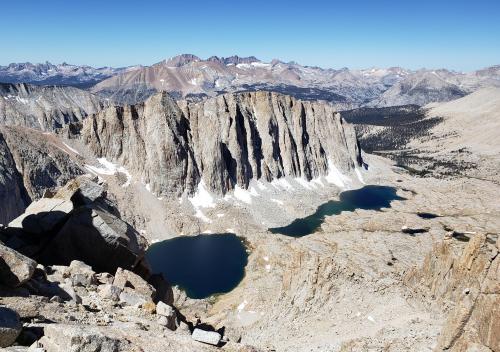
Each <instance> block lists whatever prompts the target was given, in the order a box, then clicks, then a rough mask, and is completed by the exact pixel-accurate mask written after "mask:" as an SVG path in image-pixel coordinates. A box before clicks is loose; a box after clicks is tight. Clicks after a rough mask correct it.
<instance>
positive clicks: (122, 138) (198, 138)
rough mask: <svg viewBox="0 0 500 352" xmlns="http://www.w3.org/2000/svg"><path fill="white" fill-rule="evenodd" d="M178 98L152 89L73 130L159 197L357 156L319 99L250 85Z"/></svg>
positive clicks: (316, 171) (306, 174)
mask: <svg viewBox="0 0 500 352" xmlns="http://www.w3.org/2000/svg"><path fill="white" fill-rule="evenodd" d="M179 105H180V107H179ZM179 105H177V103H176V102H174V101H173V100H172V98H170V97H169V96H168V94H166V93H159V94H157V95H155V96H153V97H151V98H150V99H148V100H147V101H146V102H145V103H142V104H138V105H133V106H126V107H112V108H108V109H105V110H103V111H101V112H100V113H98V114H95V115H92V116H90V117H89V118H88V119H86V120H85V121H84V122H83V127H82V129H81V136H82V139H83V141H84V142H85V144H87V145H88V146H89V148H90V149H91V150H92V151H93V152H94V154H95V155H97V156H98V157H105V158H108V159H109V160H112V161H115V162H118V163H119V164H121V165H123V166H125V167H126V168H129V169H130V170H134V171H135V172H138V173H139V174H140V176H141V178H142V179H143V181H144V182H145V183H146V184H149V185H150V188H151V190H152V191H153V192H155V193H156V194H158V195H166V196H171V195H177V196H178V195H180V194H182V193H183V192H184V191H186V190H187V191H189V192H192V191H194V190H195V189H196V186H197V185H198V183H199V182H200V181H201V180H203V181H204V183H205V185H206V186H207V187H208V189H209V190H211V191H214V192H216V193H218V194H225V193H226V192H227V191H229V190H232V189H234V188H235V187H237V186H239V187H242V188H247V187H248V184H249V182H250V180H251V179H262V180H265V181H271V180H273V179H277V178H281V177H285V176H290V177H303V178H304V179H306V180H310V179H312V178H314V177H317V176H321V175H325V174H326V173H327V172H328V171H329V169H331V168H332V167H335V168H337V169H338V170H340V171H341V172H345V173H350V172H352V171H353V170H354V168H355V167H356V166H360V165H361V163H362V159H361V151H360V149H359V147H358V143H357V139H356V135H355V133H354V130H353V129H352V127H351V126H350V125H349V124H346V123H345V122H344V121H343V120H342V119H341V118H340V116H339V115H338V114H337V113H336V112H335V110H334V109H333V107H332V106H330V105H329V104H326V103H319V102H304V101H300V100H297V99H294V98H291V97H289V96H285V95H281V94H277V93H269V92H253V93H240V94H227V95H222V96H219V97H217V98H213V99H208V100H206V101H203V102H200V103H187V102H182V103H180V104H179Z"/></svg>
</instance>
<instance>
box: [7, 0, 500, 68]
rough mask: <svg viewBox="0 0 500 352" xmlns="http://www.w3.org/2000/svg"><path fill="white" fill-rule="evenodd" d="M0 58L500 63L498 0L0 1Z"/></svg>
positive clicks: (335, 64) (110, 62)
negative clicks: (176, 57) (178, 57)
mask: <svg viewBox="0 0 500 352" xmlns="http://www.w3.org/2000/svg"><path fill="white" fill-rule="evenodd" d="M0 5H1V6H0V20H1V23H2V27H3V33H2V35H1V36H0V48H1V49H0V64H2V65H5V64H8V63H10V62H25V61H31V62H44V61H45V60H48V61H51V62H53V63H60V62H63V61H66V62H68V63H73V64H89V65H93V66H105V65H106V66H126V65H133V64H145V65H149V64H153V63H155V62H158V61H161V60H162V59H164V58H167V57H170V56H174V55H177V54H180V53H192V54H195V55H198V56H200V57H202V58H206V57H208V56H211V55H218V56H229V55H233V54H238V55H240V56H248V55H255V56H256V57H258V58H260V59H262V60H266V61H267V60H271V59H273V58H279V59H282V60H284V61H291V60H293V61H296V62H299V63H301V64H306V65H317V66H322V67H332V68H340V67H350V68H361V67H372V66H381V67H389V66H403V67H408V68H421V67H426V68H439V67H446V68H451V69H455V70H465V71H468V70H473V69H478V68H482V67H486V66H490V65H494V64H500V1H499V0H489V1H486V0H474V1H472V0H470V1H461V0H454V1H449V0H441V1H440V0H434V1H427V0H419V1H416V0H413V1H406V0H400V1H383V0H382V1H377V0H371V1H356V0H346V1H323V0H308V1H281V0H276V1H273V0H267V1H261V0H249V1H240V0H232V1H222V0H213V1H197V0H195V1H183V0H176V1H160V0H154V1H147V0H146V1H132V0H121V1H111V0H100V1H97V0H44V1H40V0H25V1H2V2H1V3H0Z"/></svg>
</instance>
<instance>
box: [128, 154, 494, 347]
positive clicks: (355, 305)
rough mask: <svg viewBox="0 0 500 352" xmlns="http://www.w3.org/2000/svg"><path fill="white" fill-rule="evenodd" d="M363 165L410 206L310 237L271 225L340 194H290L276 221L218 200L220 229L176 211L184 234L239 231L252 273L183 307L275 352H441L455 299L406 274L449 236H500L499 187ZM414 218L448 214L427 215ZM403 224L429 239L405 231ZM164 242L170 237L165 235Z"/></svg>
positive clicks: (331, 225)
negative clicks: (439, 294)
mask: <svg viewBox="0 0 500 352" xmlns="http://www.w3.org/2000/svg"><path fill="white" fill-rule="evenodd" d="M366 160H367V162H368V164H369V165H370V167H369V171H368V172H363V178H364V181H365V182H366V183H367V184H378V185H387V186H393V187H395V188H397V190H398V191H397V193H398V195H399V196H401V197H403V198H405V200H399V201H393V202H392V204H391V207H390V208H385V209H382V210H381V211H372V210H356V211H353V212H343V213H342V214H340V215H336V216H331V217H327V218H326V221H325V222H324V223H323V225H322V226H321V229H320V230H318V231H317V232H316V233H313V234H311V235H308V236H305V237H302V238H292V237H287V236H283V235H279V234H271V233H269V232H268V231H267V228H268V227H270V225H283V224H286V223H288V222H289V221H290V219H293V218H297V217H302V216H304V215H308V214H310V213H312V212H313V211H314V208H315V207H316V206H318V205H320V204H321V203H323V202H325V201H327V200H329V199H332V198H336V197H337V195H338V189H336V188H335V187H330V188H325V189H323V190H322V191H321V192H319V193H320V194H319V195H318V194H317V193H318V192H316V193H315V196H310V197H309V198H307V197H304V196H301V197H297V196H296V195H294V191H293V190H290V191H288V192H286V191H283V192H282V194H281V196H282V198H281V199H282V200H283V201H282V205H281V206H280V205H279V204H275V205H274V207H275V209H279V208H280V207H281V208H282V207H283V206H285V207H286V211H285V212H282V211H280V210H275V211H272V212H270V213H269V212H266V213H267V214H268V217H267V218H266V216H264V213H263V212H262V208H263V207H264V208H265V206H266V205H264V204H260V203H255V204H242V203H241V202H239V203H238V204H239V206H228V205H227V204H225V203H224V202H221V203H219V204H217V205H215V207H214V208H206V209H204V210H203V211H204V212H205V214H206V216H207V217H208V218H210V219H211V220H210V221H211V222H209V223H207V222H204V221H196V222H195V223H196V224H198V225H197V227H193V226H192V225H190V224H192V223H193V218H192V216H186V215H185V214H182V212H181V213H174V211H173V210H172V211H170V212H168V211H167V213H168V214H169V215H168V221H167V222H166V223H168V224H167V226H164V227H163V228H164V229H168V228H170V229H175V228H177V229H178V230H177V231H178V233H181V232H182V233H184V234H186V235H188V234H191V233H192V234H195V233H200V232H206V233H210V232H212V233H218V232H225V230H226V231H227V230H230V231H231V232H235V233H237V234H238V235H240V236H243V237H244V238H245V239H246V240H247V241H248V243H249V246H250V248H251V252H250V256H249V263H248V265H247V267H246V276H245V278H244V280H243V281H242V282H241V283H240V284H239V286H238V287H237V288H236V289H234V290H233V291H232V292H230V293H227V294H224V295H219V296H216V297H211V298H208V299H205V300H192V299H189V298H187V297H186V296H185V295H184V294H183V293H182V292H181V291H176V306H178V307H179V308H180V310H181V311H182V312H183V313H184V314H186V315H187V316H188V317H190V318H191V319H196V318H200V319H201V320H202V321H204V322H207V323H210V324H212V325H214V326H217V327H221V326H225V327H226V332H227V333H228V334H229V337H230V338H231V339H232V340H233V341H234V340H240V339H241V341H242V342H243V343H247V344H250V345H253V346H258V347H261V348H264V349H268V350H276V351H291V350H293V351H379V350H380V351H382V350H383V351H430V350H433V349H434V348H436V346H437V345H438V340H439V335H440V332H441V331H442V330H443V328H444V326H445V321H446V318H447V315H448V313H449V312H450V310H451V309H452V307H453V306H454V304H455V302H443V301H442V300H439V299H438V298H437V297H432V296H431V295H428V296H426V295H425V294H423V293H422V292H425V287H420V286H419V285H415V284H409V283H408V282H407V280H406V279H405V278H406V276H407V275H408V273H409V272H411V271H412V270H415V268H418V269H419V268H420V267H422V265H423V263H424V259H425V258H426V255H428V253H429V252H431V250H432V249H433V246H435V245H436V244H438V243H441V242H442V241H443V240H444V239H445V238H446V236H447V234H449V233H450V232H451V231H456V232H457V233H466V234H468V235H466V236H469V237H470V236H474V235H475V234H480V233H481V234H484V233H496V229H498V228H499V225H500V223H499V222H500V220H499V219H500V205H499V204H498V202H497V199H496V197H497V196H496V195H498V194H500V189H499V186H498V185H496V184H495V183H492V182H490V181H483V180H478V179H474V178H463V177H460V178H449V179H442V178H433V177H428V178H416V177H414V176H412V175H410V174H408V173H407V172H406V171H405V170H403V169H401V168H398V167H395V166H393V165H392V163H391V162H390V161H389V160H387V159H384V158H381V157H377V156H371V155H367V156H366ZM357 186H358V187H359V186H361V185H360V184H359V183H358V184H357ZM295 192H297V191H295ZM309 193H310V192H309ZM145 196H149V195H147V194H146V195H145ZM297 198H300V203H298V202H297V201H296V200H295V199H297ZM151 201H154V200H153V199H151ZM267 202H269V200H268V201H267ZM119 203H120V202H119ZM140 203H141V204H146V203H144V202H143V201H141V202H140ZM150 204H151V203H150ZM154 204H156V203H154ZM171 206H172V207H178V204H176V205H171ZM168 207H169V206H167V208H168ZM188 209H189V206H186V210H185V211H186V212H188V211H189V210H188ZM135 210H137V209H135ZM191 211H192V210H191ZM136 213H137V212H136ZM145 213H149V214H151V213H150V212H149V211H146V212H145ZM417 213H431V214H435V215H438V216H439V217H436V218H433V219H423V218H422V217H420V216H418V215H417ZM175 214H177V216H176V215H175ZM216 214H224V215H223V216H217V215H216ZM280 214H286V215H285V216H283V215H280ZM150 219H152V220H151V222H150V223H145V225H146V227H147V228H149V229H153V231H154V228H155V227H156V228H159V227H161V223H159V222H158V219H157V218H155V217H154V216H152V217H151V218H150ZM255 219H259V221H260V220H263V221H260V222H259V221H256V220H255ZM267 224H270V225H267ZM148 226H149V227H148ZM404 227H407V228H409V229H416V230H420V231H422V233H417V234H413V235H411V234H407V233H403V231H402V229H403V228H404ZM200 230H201V231H200ZM149 231H150V230H148V231H147V232H146V233H147V234H149V233H150V232H149ZM170 231H172V230H170ZM174 231H175V230H174ZM154 232H156V231H154ZM417 232H418V231H417ZM156 234H158V232H156ZM163 234H165V237H164V238H167V237H168V231H164V232H163ZM150 239H151V240H152V239H153V238H150ZM154 239H155V240H159V239H160V238H154ZM452 241H454V242H457V243H458V245H462V244H463V243H462V242H460V241H459V240H458V239H455V238H452ZM464 243H465V242H464Z"/></svg>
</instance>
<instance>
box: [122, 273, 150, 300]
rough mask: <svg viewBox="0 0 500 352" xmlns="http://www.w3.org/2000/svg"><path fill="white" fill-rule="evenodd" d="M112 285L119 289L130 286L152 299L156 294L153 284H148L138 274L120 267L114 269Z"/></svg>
mask: <svg viewBox="0 0 500 352" xmlns="http://www.w3.org/2000/svg"><path fill="white" fill-rule="evenodd" d="M113 285H114V286H116V287H119V288H121V289H125V288H131V289H133V290H134V291H135V292H137V293H139V294H141V295H144V296H145V297H147V298H148V299H149V300H153V299H154V298H155V296H156V290H155V288H154V287H153V286H151V285H150V284H148V283H147V282H146V281H145V280H144V279H142V278H141V277H140V276H139V275H137V274H134V273H133V272H130V271H128V270H124V269H122V268H118V269H117V270H116V274H115V278H114V280H113Z"/></svg>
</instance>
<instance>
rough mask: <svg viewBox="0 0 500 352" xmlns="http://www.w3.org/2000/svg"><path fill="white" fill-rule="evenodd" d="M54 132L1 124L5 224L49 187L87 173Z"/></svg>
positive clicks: (0, 195) (0, 219)
mask: <svg viewBox="0 0 500 352" xmlns="http://www.w3.org/2000/svg"><path fill="white" fill-rule="evenodd" d="M63 148H66V149H67V147H66V146H65V145H64V144H63V143H62V142H61V141H59V140H58V139H57V138H56V137H55V136H54V135H51V134H46V133H43V132H41V131H37V130H33V129H30V128H25V127H18V126H3V127H1V128H0V201H1V202H2V204H3V205H2V207H1V208H0V223H3V224H6V223H8V222H9V221H10V220H12V219H13V218H15V217H16V216H18V215H19V214H21V213H22V212H23V211H24V209H25V208H26V207H27V206H28V205H29V204H30V203H31V201H34V200H37V199H39V198H41V197H42V195H43V193H44V192H45V191H46V190H47V189H54V188H56V187H60V186H62V185H63V184H65V183H66V182H68V181H69V180H71V179H73V178H74V177H76V176H78V175H81V174H83V173H85V171H84V170H83V169H82V167H81V166H80V165H79V163H78V162H76V161H75V160H74V158H72V157H71V155H70V153H69V152H70V151H69V149H68V150H65V149H63Z"/></svg>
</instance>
